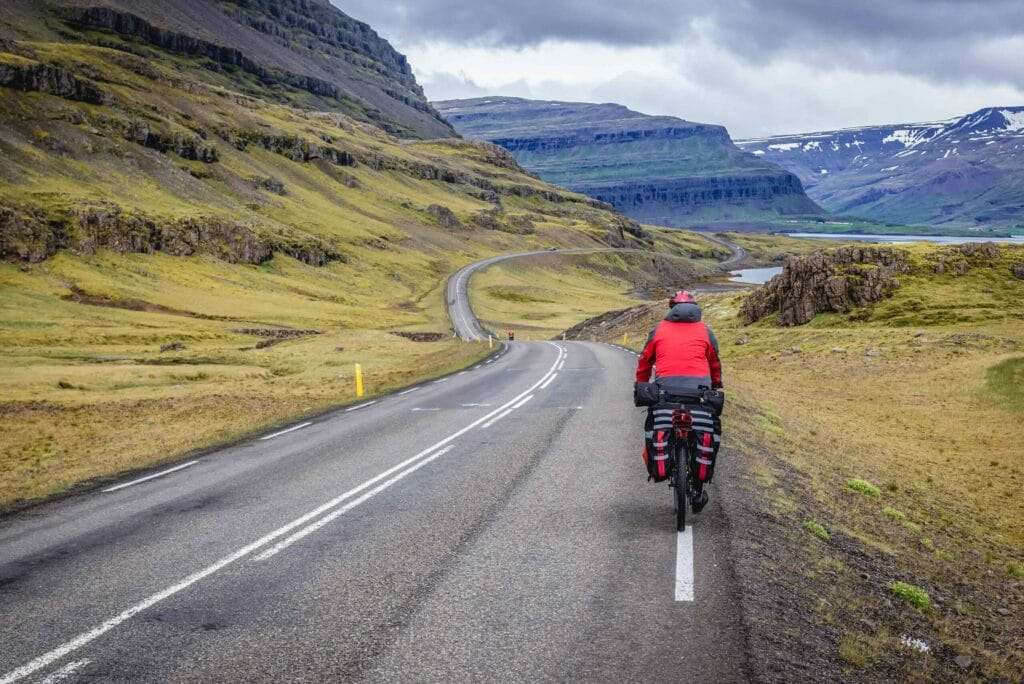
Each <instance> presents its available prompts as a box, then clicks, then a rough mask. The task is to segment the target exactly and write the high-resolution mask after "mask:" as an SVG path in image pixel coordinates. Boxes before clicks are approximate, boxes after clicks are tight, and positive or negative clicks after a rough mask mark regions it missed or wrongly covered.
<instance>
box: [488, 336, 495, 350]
mask: <svg viewBox="0 0 1024 684" xmlns="http://www.w3.org/2000/svg"><path fill="white" fill-rule="evenodd" d="M487 348H488V349H494V338H493V337H491V336H490V335H488V336H487Z"/></svg>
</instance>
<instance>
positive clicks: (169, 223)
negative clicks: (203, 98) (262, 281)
mask: <svg viewBox="0 0 1024 684" xmlns="http://www.w3.org/2000/svg"><path fill="white" fill-rule="evenodd" d="M101 248H102V249H109V250H112V251H115V252H136V253H143V254H152V253H155V252H162V253H165V254H171V255H174V256H191V255H194V254H210V255H213V256H216V257H217V258H220V259H223V260H224V261H228V262H232V263H247V264H260V263H263V262H265V261H267V260H269V259H270V258H271V257H273V255H274V253H275V252H278V253H281V254H286V255H288V256H290V257H292V258H294V259H297V260H299V261H302V262H304V263H307V264H310V265H313V266H323V265H325V264H327V263H329V262H331V261H344V260H345V255H344V254H343V253H342V252H340V251H339V250H338V249H337V248H335V247H334V246H332V245H329V244H328V243H326V242H324V241H323V240H321V239H319V238H316V237H313V236H311V235H304V234H298V233H295V232H288V231H285V230H281V231H277V232H274V233H271V232H268V231H266V230H263V229H260V228H257V227H254V226H249V225H245V224H242V223H237V222H233V221H229V220H226V219H222V218H219V217H213V216H209V217H185V218H176V219H160V218H155V217H152V216H147V215H144V214H139V213H129V212H125V211H123V210H122V209H121V208H120V207H118V206H116V205H113V204H110V203H107V204H102V205H99V206H92V207H81V208H75V209H73V210H71V211H69V212H66V213H57V214H54V215H44V214H42V213H41V212H38V211H33V210H27V209H19V208H12V207H0V259H2V260H4V261H9V262H30V263H31V262H38V261H42V260H44V259H46V258H47V257H49V256H52V255H53V254H55V253H56V252H57V251H58V250H61V249H68V250H72V251H76V252H81V253H86V254H89V253H92V252H95V251H96V250H97V249H101Z"/></svg>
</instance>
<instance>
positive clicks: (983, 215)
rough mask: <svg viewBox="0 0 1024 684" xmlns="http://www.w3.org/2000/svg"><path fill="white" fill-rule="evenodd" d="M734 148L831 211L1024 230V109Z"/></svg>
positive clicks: (904, 220)
mask: <svg viewBox="0 0 1024 684" xmlns="http://www.w3.org/2000/svg"><path fill="white" fill-rule="evenodd" d="M736 144H737V145H738V146H739V147H740V148H741V149H743V150H746V151H747V152H750V153H752V154H755V155H758V156H759V157H761V158H762V159H764V160H767V161H771V162H774V163H776V164H779V165H781V166H784V167H785V168H787V169H789V170H790V171H792V172H793V173H795V174H796V175H797V176H799V177H800V180H801V181H802V182H803V184H804V187H805V188H806V189H807V194H808V195H810V196H811V198H812V199H814V200H815V201H817V202H818V203H820V204H821V205H822V206H823V207H825V208H826V209H828V210H830V211H833V212H836V213H842V214H853V215H856V216H861V217H865V218H871V219H876V220H881V221H888V222H894V223H904V224H923V225H932V226H950V227H1014V226H1024V107H990V108H987V109H981V110H978V111H977V112H974V113H973V114H969V115H967V116H965V117H962V118H959V119H951V120H949V121H939V122H934V123H919V124H899V125H891V126H865V127H863V128H848V129H844V130H840V131H826V132H819V133H805V134H799V135H782V136H775V137H771V138H760V139H756V140H741V141H738V142H737V143H736Z"/></svg>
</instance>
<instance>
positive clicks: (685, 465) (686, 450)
mask: <svg viewBox="0 0 1024 684" xmlns="http://www.w3.org/2000/svg"><path fill="white" fill-rule="evenodd" d="M692 435H693V416H692V415H691V414H690V412H689V411H687V410H686V407H685V406H680V405H674V406H673V408H672V429H671V430H670V431H669V438H668V453H669V458H670V459H671V461H672V462H671V465H670V466H669V473H670V474H669V478H668V486H669V487H671V488H672V502H673V504H674V508H675V513H676V530H677V531H679V532H682V531H683V530H685V529H686V507H687V506H690V505H692V503H691V502H692V501H693V499H694V497H695V496H696V492H695V491H694V486H693V478H692V477H691V474H690V463H691V462H692V457H693V451H694V447H695V444H694V443H693V439H692V438H691V436H692Z"/></svg>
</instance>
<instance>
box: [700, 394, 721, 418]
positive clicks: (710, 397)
mask: <svg viewBox="0 0 1024 684" xmlns="http://www.w3.org/2000/svg"><path fill="white" fill-rule="evenodd" d="M701 397H702V398H703V399H704V403H705V404H706V405H707V406H709V407H710V408H711V409H713V410H714V412H715V415H716V416H720V415H722V409H723V408H725V392H723V391H722V390H716V389H706V390H704V391H703V392H702V393H701Z"/></svg>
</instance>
